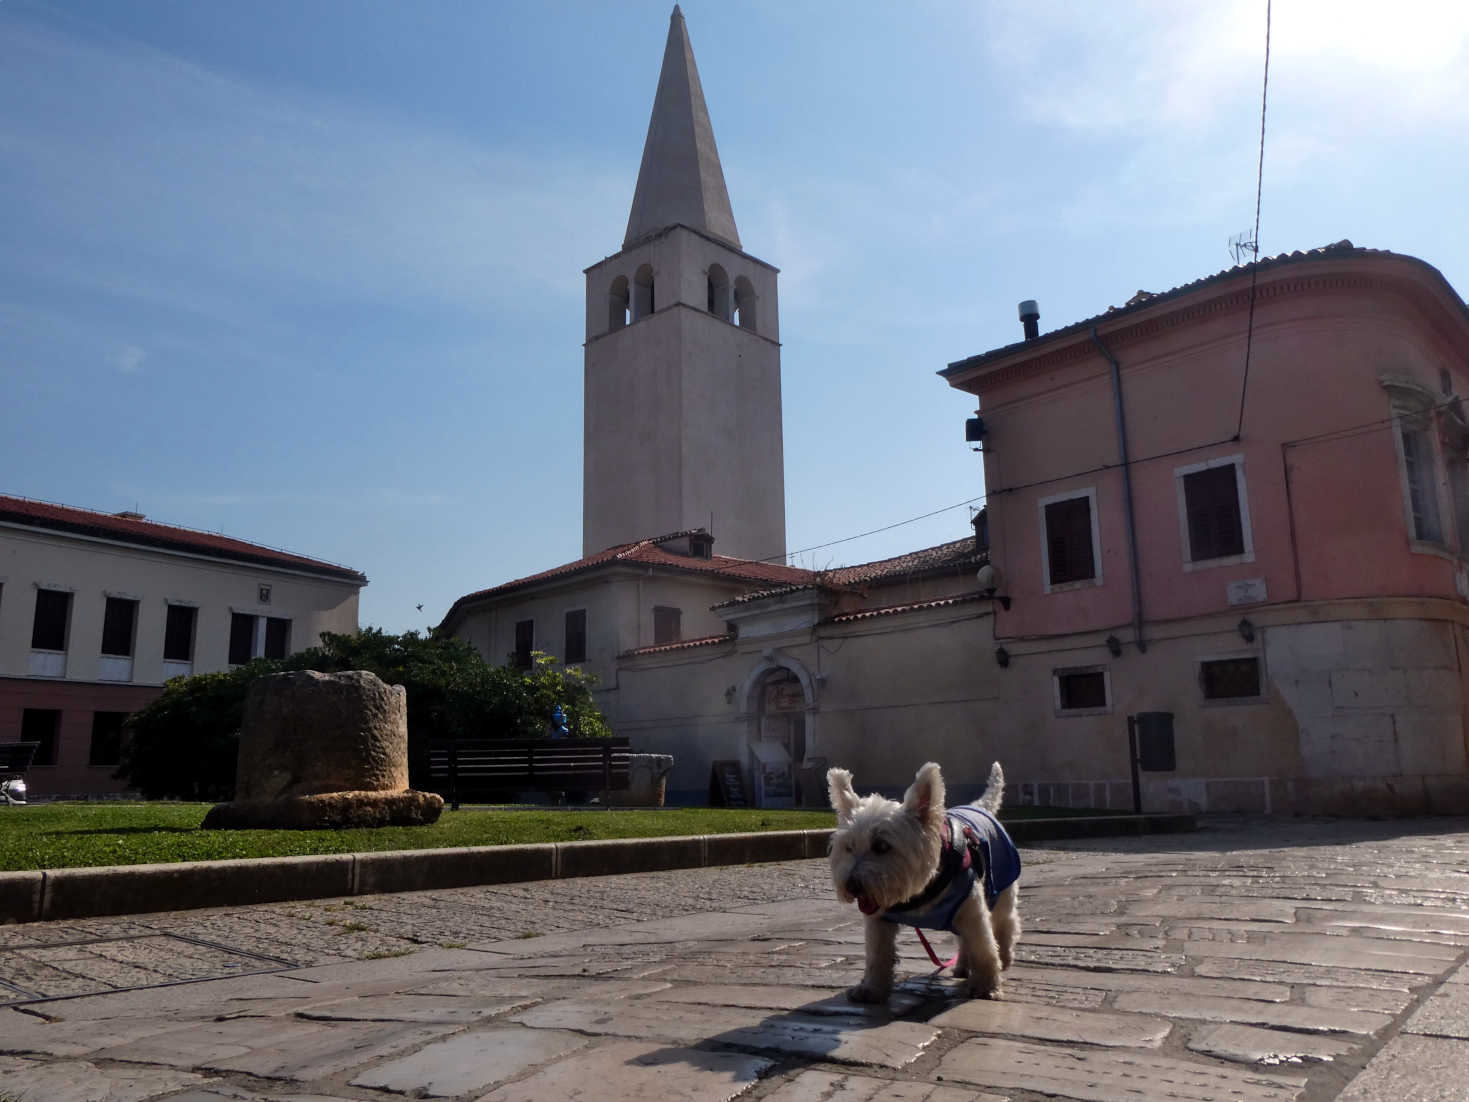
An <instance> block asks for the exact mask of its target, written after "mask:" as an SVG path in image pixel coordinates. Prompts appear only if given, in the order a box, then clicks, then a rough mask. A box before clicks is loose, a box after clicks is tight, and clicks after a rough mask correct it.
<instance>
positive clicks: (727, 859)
mask: <svg viewBox="0 0 1469 1102" xmlns="http://www.w3.org/2000/svg"><path fill="white" fill-rule="evenodd" d="M704 846H705V851H704V852H705V857H704V860H705V863H706V864H708V865H749V864H754V863H755V862H758V861H802V860H804V859H805V858H806V847H807V842H806V832H805V831H802V830H775V831H769V832H765V833H750V834H715V835H712V836H710V837H708V838H705V839H704Z"/></svg>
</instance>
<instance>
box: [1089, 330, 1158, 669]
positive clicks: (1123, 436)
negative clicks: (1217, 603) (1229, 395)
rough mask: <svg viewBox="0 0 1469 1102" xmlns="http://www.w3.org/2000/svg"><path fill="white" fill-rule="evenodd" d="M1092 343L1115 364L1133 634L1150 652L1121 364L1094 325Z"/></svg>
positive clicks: (1114, 389)
mask: <svg viewBox="0 0 1469 1102" xmlns="http://www.w3.org/2000/svg"><path fill="white" fill-rule="evenodd" d="M1092 343H1093V344H1094V345H1096V346H1097V350H1098V351H1100V352H1101V353H1102V355H1103V356H1105V357H1106V358H1107V362H1108V363H1109V364H1111V365H1112V400H1113V403H1114V404H1115V405H1116V407H1117V450H1118V452H1119V453H1120V455H1121V457H1122V501H1123V504H1124V506H1125V507H1126V510H1127V558H1128V565H1129V566H1130V567H1131V568H1132V633H1133V638H1134V639H1135V640H1136V641H1137V649H1138V651H1139V652H1140V653H1147V649H1148V644H1147V640H1145V639H1144V638H1143V586H1142V581H1141V579H1140V578H1139V575H1138V565H1137V523H1136V521H1135V520H1134V519H1133V509H1132V464H1131V462H1130V461H1129V460H1128V458H1127V419H1126V417H1124V416H1123V412H1122V365H1121V364H1119V363H1118V362H1117V357H1116V356H1114V355H1112V352H1111V350H1110V349H1108V348H1107V346H1106V345H1105V344H1103V343H1102V338H1101V337H1099V336H1097V327H1096V326H1095V325H1093V326H1092Z"/></svg>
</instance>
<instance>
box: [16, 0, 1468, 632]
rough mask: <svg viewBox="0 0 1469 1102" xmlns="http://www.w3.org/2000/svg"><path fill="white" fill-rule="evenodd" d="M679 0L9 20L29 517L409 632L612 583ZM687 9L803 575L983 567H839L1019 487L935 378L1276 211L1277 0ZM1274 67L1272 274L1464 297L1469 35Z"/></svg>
mask: <svg viewBox="0 0 1469 1102" xmlns="http://www.w3.org/2000/svg"><path fill="white" fill-rule="evenodd" d="M671 6H672V5H671V4H670V3H668V2H666V0H657V2H655V3H643V2H630V0H624V2H620V3H617V4H608V3H606V2H605V0H603V2H599V3H565V4H559V5H552V4H544V3H539V2H536V3H532V2H516V0H503V2H491V0H482V2H475V3H471V2H468V0H452V2H451V0H429V2H424V3H402V2H376V0H313V2H311V3H306V4H302V3H299V2H294V0H293V2H281V0H250V2H249V3H244V4H226V3H223V2H201V0H149V2H148V3H118V2H116V0H76V2H71V3H61V2H48V0H0V102H3V104H4V105H5V106H4V109H3V111H0V210H3V211H4V217H3V218H0V371H3V372H4V377H5V379H6V380H7V384H8V385H7V387H6V392H5V393H6V400H5V401H4V402H3V403H0V469H3V471H4V472H5V474H4V478H3V479H0V491H3V492H6V493H13V494H20V495H23V496H28V497H35V498H40V499H43V500H48V501H55V502H60V503H63V504H69V505H78V506H83V507H87V508H96V509H104V510H119V509H127V508H135V507H136V508H139V509H141V510H142V511H143V512H145V513H146V514H147V515H148V516H149V517H151V518H153V519H155V520H160V521H164V522H167V523H174V524H182V525H185V526H189V527H195V528H201V529H206V530H209V531H223V532H225V533H227V534H229V535H232V536H237V537H241V538H245V539H250V540H254V541H256V542H259V543H264V544H268V545H270V546H275V547H283V548H286V549H288V550H292V551H296V552H299V553H302V554H307V555H312V556H315V557H319V558H324V559H328V560H331V561H334V562H341V563H345V564H347V565H350V566H353V567H355V568H357V569H360V570H362V571H364V572H365V573H366V574H367V575H368V576H369V577H370V578H371V584H370V585H369V586H368V587H367V588H366V589H365V590H364V591H363V596H362V603H361V621H362V623H363V624H377V625H380V626H382V627H385V628H387V629H389V630H402V629H405V628H409V627H424V626H427V625H428V624H431V623H434V622H437V620H438V619H439V618H440V617H441V616H442V615H443V613H444V612H445V611H446V610H447V608H448V606H449V604H450V603H452V601H453V600H454V599H455V598H456V597H458V596H460V595H462V594H464V593H466V592H470V591H472V590H475V589H479V588H483V587H485V586H489V585H495V584H498V583H500V582H503V581H506V580H509V579H511V578H515V577H519V576H522V575H524V574H528V573H532V572H534V571H537V570H541V569H544V568H547V567H550V566H553V565H556V564H559V563H561V562H565V561H569V560H571V559H574V558H576V557H578V555H579V554H580V551H581V504H580V501H581V499H580V493H581V372H582V352H581V342H582V338H583V317H584V314H583V310H584V307H583V295H584V288H583V279H582V275H581V271H582V269H583V268H584V267H586V266H587V265H589V264H591V263H593V262H595V261H597V260H599V259H601V258H602V257H604V256H606V255H609V254H611V253H613V252H616V251H617V250H618V248H619V247H620V245H621V241H622V235H623V231H624V229H625V227H626V221H627V214H628V208H629V205H630V203H631V200H632V192H633V185H634V183H635V182H636V178H637V169H638V163H639V160H640V157H641V153H642V142H643V137H644V133H645V130H646V127H647V122H648V113H649V111H650V109H651V107H652V100H653V92H654V89H655V87H656V84H657V77H658V67H659V63H660V60H661V57H662V50H663V42H664V38H665V35H666V33H667V26H668V15H669V11H670V10H671ZM683 10H684V13H685V15H686V17H687V20H688V26H689V32H690V36H691V38H692V41H693V45H694V51H695V55H696V57H697V60H698V64H699V69H700V75H701V77H702V80H703V86H704V92H705V96H706V99H707V101H708V104H709V111H710V115H711V118H712V120H713V123H714V129H715V134H716V137H717V140H718V143H719V151H720V156H721V159H722V160H723V163H724V169H725V176H726V179H727V181H728V185H729V192H730V198H731V201H732V203H733V206H734V213H735V218H736V221H737V223H738V225H739V230H740V235H741V238H742V240H743V242H744V244H745V247H746V249H747V250H748V251H750V252H752V253H753V254H755V255H756V256H759V257H761V258H762V259H764V260H767V261H769V262H770V263H773V264H775V265H776V266H778V267H779V268H780V269H781V271H782V274H781V285H780V286H781V290H780V295H781V330H782V337H783V340H784V342H785V343H784V348H783V354H782V364H783V373H784V425H785V436H786V441H785V459H786V503H787V527H788V532H789V540H788V544H789V547H790V549H791V550H792V551H796V552H802V553H801V554H799V555H797V556H796V557H795V561H796V562H797V563H798V564H799V565H803V566H816V567H823V566H829V565H839V564H847V563H853V562H862V561H866V560H869V559H875V558H881V557H884V556H887V555H892V554H898V553H901V552H903V551H907V550H912V549H915V548H918V547H923V546H928V545H931V544H934V543H938V542H940V541H942V540H945V539H951V538H957V537H958V536H962V535H964V534H966V532H967V516H968V514H967V509H966V508H963V507H960V508H955V509H948V510H946V511H944V512H940V513H939V514H938V515H936V516H933V517H930V518H929V519H927V520H923V521H919V522H916V523H912V524H903V525H899V526H897V527H891V528H888V530H886V531H883V532H881V533H879V534H876V535H872V536H868V537H866V538H863V539H857V540H850V541H847V542H842V543H837V544H835V545H831V546H819V545H828V544H831V542H832V541H837V540H844V539H845V538H846V537H850V536H854V535H856V534H858V533H863V532H867V531H870V530H873V529H878V528H886V527H887V526H891V525H896V524H898V522H901V521H905V520H907V519H909V518H912V517H916V516H919V515H921V514H927V513H930V512H933V511H935V510H941V509H944V508H945V507H946V506H952V505H956V504H957V503H961V502H964V501H965V500H966V499H970V498H973V497H975V496H976V495H978V494H980V493H981V492H982V490H983V486H982V480H981V477H980V465H979V458H978V456H976V455H974V454H972V453H971V452H970V451H969V450H968V449H967V447H966V446H965V444H964V442H963V421H964V418H965V417H966V416H968V415H969V414H970V413H971V412H972V410H971V405H970V402H969V400H968V398H967V396H966V395H963V394H961V393H959V392H956V391H953V390H951V389H950V388H948V387H947V386H946V385H945V384H944V383H943V382H942V381H940V380H939V379H938V378H937V377H936V376H935V374H934V373H935V372H936V371H937V370H939V369H940V368H942V367H943V366H944V365H945V364H947V363H948V362H950V361H952V360H956V359H960V358H962V357H964V356H968V355H972V354H974V353H977V352H982V351H985V350H987V349H990V348H993V347H996V346H998V345H1002V344H1007V343H1010V342H1011V341H1013V340H1016V339H1018V337H1019V334H1020V329H1019V323H1018V321H1017V320H1016V314H1015V304H1016V302H1017V301H1018V300H1020V299H1022V298H1035V299H1038V300H1039V301H1040V305H1041V328H1042V329H1043V330H1045V329H1049V328H1055V327H1059V326H1061V325H1065V324H1068V323H1070V322H1072V321H1075V320H1078V319H1080V318H1082V317H1086V316H1089V315H1091V314H1095V313H1098V312H1100V311H1102V310H1105V309H1106V307H1107V306H1109V305H1117V304H1121V303H1123V302H1125V301H1126V300H1127V299H1128V298H1129V297H1131V295H1132V294H1133V293H1134V292H1136V291H1137V290H1138V289H1140V288H1145V289H1148V290H1154V291H1157V290H1164V289H1167V288H1168V287H1172V286H1175V285H1177V284H1180V283H1184V282H1187V281H1189V280H1192V279H1196V278H1199V277H1200V276H1204V275H1208V274H1211V273H1213V272H1216V271H1218V270H1220V269H1221V268H1224V267H1227V266H1228V265H1229V264H1230V263H1231V259H1230V256H1229V252H1228V248H1227V244H1228V240H1229V238H1230V236H1231V235H1233V234H1236V233H1238V232H1240V231H1242V230H1248V229H1249V228H1250V227H1251V224H1252V222H1253V218H1254V209H1255V174H1256V156H1257V151H1258V145H1257V143H1258V140H1259V127H1260V79H1261V65H1262V62H1263V46H1264V32H1265V3H1264V0H1258V2H1256V0H1248V2H1239V3H1235V2H1225V0H1211V2H1210V3H1207V4H1202V3H1201V4H1179V3H1174V2H1172V0H1158V2H1123V0H1113V2H1109V3H1106V4H1100V3H1095V4H1093V3H1086V4H1075V3H1067V2H1045V0H1042V2H1030V3H1026V4H998V3H988V2H985V3H980V2H968V3H961V2H958V0H952V2H949V3H923V2H915V3H910V4H904V5H894V4H890V3H867V2H865V0H851V2H847V3H843V4H841V5H836V4H831V5H817V4H814V3H809V4H790V3H788V2H785V0H771V2H764V0H747V2H744V3H740V4H729V3H720V4H713V3H704V2H703V0H689V2H687V3H684V4H683ZM1271 49H1272V53H1271V71H1270V105H1269V115H1268V128H1267V144H1266V154H1265V176H1264V198H1263V211H1262V225H1261V246H1262V249H1263V251H1265V252H1268V253H1276V252H1282V251H1289V250H1292V249H1305V248H1311V247H1314V246H1317V245H1322V244H1326V243H1328V242H1332V241H1336V240H1340V239H1341V238H1344V237H1346V238H1350V239H1351V240H1352V241H1354V242H1355V243H1357V244H1359V245H1366V246H1371V247H1375V248H1386V249H1392V250H1394V251H1397V252H1405V253H1410V254H1413V255H1416V256H1419V257H1422V258H1423V259H1425V260H1427V261H1428V262H1429V263H1431V264H1434V265H1435V266H1437V267H1438V268H1439V269H1440V270H1441V271H1442V272H1443V273H1444V275H1445V276H1446V277H1447V278H1448V280H1449V282H1450V283H1452V284H1453V285H1454V286H1455V288H1456V289H1457V290H1458V291H1459V292H1460V294H1461V295H1462V294H1464V293H1465V292H1466V291H1469V218H1466V217H1465V215H1464V212H1463V203H1464V199H1463V195H1464V181H1465V179H1466V178H1469V7H1466V6H1465V5H1463V4H1462V3H1458V2H1455V3H1430V2H1426V0H1425V2H1421V3H1420V2H1413V0H1406V2H1399V3H1396V4H1393V5H1391V6H1386V7H1385V6H1383V5H1380V4H1367V3H1354V2H1350V0H1332V2H1328V0H1277V2H1276V3H1275V5H1274V12H1273V27H1272V44H1271ZM650 534H652V533H650ZM807 549H811V550H807ZM419 604H422V605H423V610H422V611H421V612H420V611H418V609H417V607H416V606H418V605H419Z"/></svg>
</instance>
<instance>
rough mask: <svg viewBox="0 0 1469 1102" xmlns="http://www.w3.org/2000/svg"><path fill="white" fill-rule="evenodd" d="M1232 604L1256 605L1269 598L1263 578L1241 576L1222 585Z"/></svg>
mask: <svg viewBox="0 0 1469 1102" xmlns="http://www.w3.org/2000/svg"><path fill="white" fill-rule="evenodd" d="M1224 592H1225V593H1226V594H1227V595H1228V597H1229V603H1230V604H1232V605H1258V604H1261V603H1262V602H1264V601H1268V600H1269V599H1270V597H1269V594H1268V593H1267V591H1266V589H1265V579H1264V578H1241V579H1240V580H1239V581H1237V582H1230V583H1229V584H1228V585H1227V586H1225V587H1224Z"/></svg>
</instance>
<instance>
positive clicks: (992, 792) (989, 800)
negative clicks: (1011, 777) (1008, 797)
mask: <svg viewBox="0 0 1469 1102" xmlns="http://www.w3.org/2000/svg"><path fill="white" fill-rule="evenodd" d="M1004 799H1005V771H1004V770H1003V769H1001V768H1000V763H999V762H995V763H994V764H993V765H991V766H990V775H989V780H988V781H987V782H986V784H985V786H984V793H983V794H982V795H981V796H980V797H979V799H977V800H975V801H974V802H975V803H976V804H977V805H978V806H980V807H982V808H984V809H985V810H986V811H988V812H989V813H990V814H991V815H995V814H998V813H999V810H1000V804H1001V803H1002V802H1003V801H1004Z"/></svg>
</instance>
